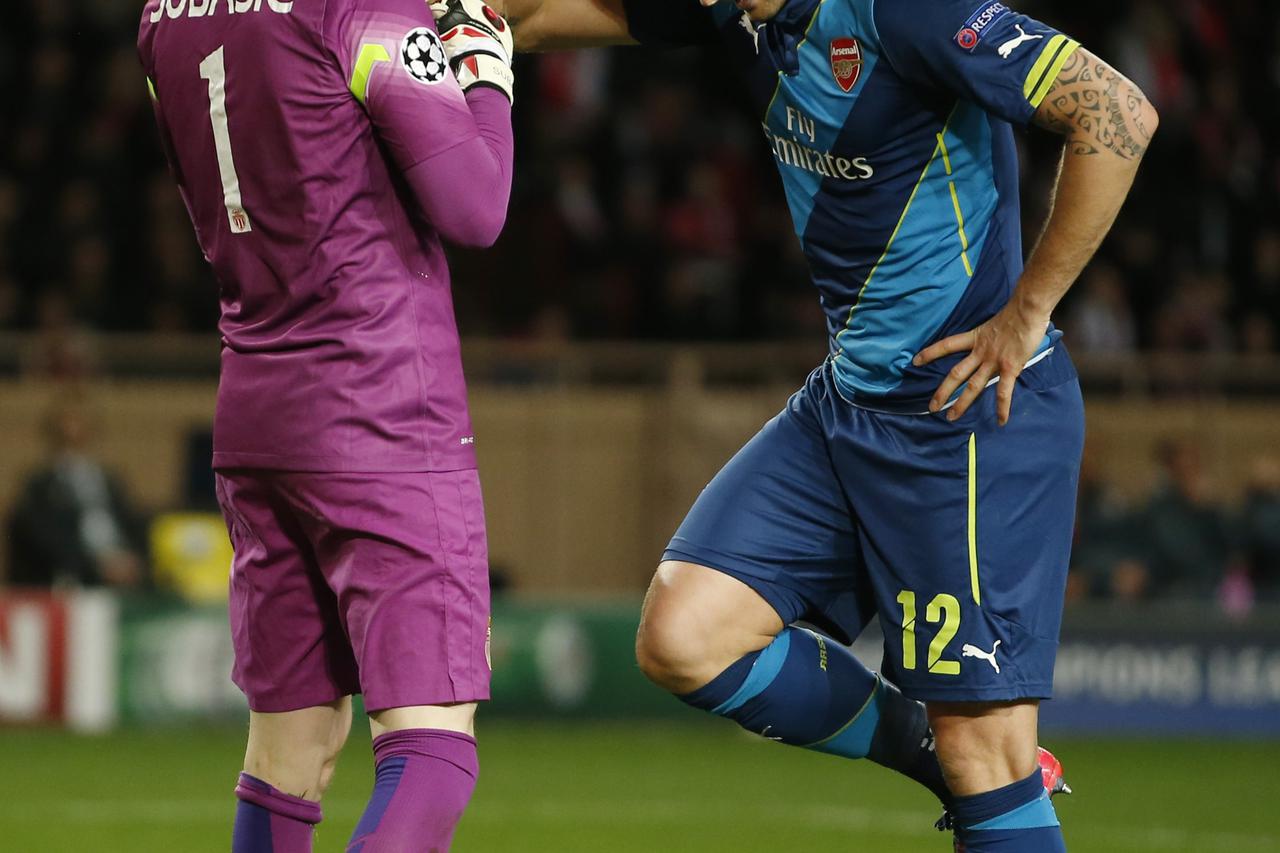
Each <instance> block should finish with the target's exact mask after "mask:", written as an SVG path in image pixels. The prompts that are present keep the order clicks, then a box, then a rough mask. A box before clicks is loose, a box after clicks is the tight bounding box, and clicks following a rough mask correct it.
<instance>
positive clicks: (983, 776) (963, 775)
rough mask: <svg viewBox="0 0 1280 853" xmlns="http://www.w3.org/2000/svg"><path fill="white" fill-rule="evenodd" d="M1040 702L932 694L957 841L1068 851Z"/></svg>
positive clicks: (969, 849)
mask: <svg viewBox="0 0 1280 853" xmlns="http://www.w3.org/2000/svg"><path fill="white" fill-rule="evenodd" d="M1038 716H1039V703H1038V702H1036V701H1014V702H930V703H929V720H930V723H931V724H932V725H933V731H934V735H935V736H936V738H937V751H938V759H939V761H940V762H941V763H942V768H943V772H944V773H945V774H946V779H947V783H948V784H949V786H950V788H951V791H952V792H953V794H954V796H953V798H952V801H951V803H950V805H949V810H950V813H951V818H952V820H953V822H954V825H955V830H956V839H957V842H958V843H957V849H963V850H964V851H965V853H1055V851H1057V853H1065V851H1066V849H1067V848H1066V844H1065V842H1064V841H1063V838H1062V828H1061V826H1060V825H1059V823H1058V816H1057V814H1056V812H1055V811H1054V808H1053V803H1052V802H1051V801H1050V799H1049V792H1048V791H1047V790H1046V789H1045V784H1044V778H1043V775H1042V773H1041V769H1040V764H1039V760H1038V755H1037V745H1036V741H1037V736H1036V728H1037V720H1038Z"/></svg>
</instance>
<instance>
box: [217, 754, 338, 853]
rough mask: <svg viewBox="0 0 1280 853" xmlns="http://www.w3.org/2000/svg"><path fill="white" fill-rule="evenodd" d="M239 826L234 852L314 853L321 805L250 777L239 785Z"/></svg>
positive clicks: (233, 840) (243, 776) (244, 776)
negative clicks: (315, 830)
mask: <svg viewBox="0 0 1280 853" xmlns="http://www.w3.org/2000/svg"><path fill="white" fill-rule="evenodd" d="M236 798H237V799H239V800H240V802H239V803H238V804H237V806H236V826H235V830H234V831H233V833H232V835H231V853H311V832H312V830H313V829H314V828H315V825H316V824H317V823H319V822H320V820H321V818H322V817H323V814H322V813H321V811H320V804H319V803H313V802H311V801H310V800H304V799H302V798H301V797H294V796H291V795H289V794H286V793H284V792H283V791H277V790H276V789H275V788H273V787H271V786H270V785H268V784H267V783H266V782H263V781H262V780H261V779H257V778H255V777H253V776H250V775H249V774H248V773H241V774H240V781H239V783H238V784H237V785H236Z"/></svg>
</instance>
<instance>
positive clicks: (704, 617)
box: [636, 560, 783, 694]
mask: <svg viewBox="0 0 1280 853" xmlns="http://www.w3.org/2000/svg"><path fill="white" fill-rule="evenodd" d="M782 628H783V624H782V619H781V618H779V616H778V613H777V611H775V610H774V609H773V607H771V606H770V605H769V603H768V602H767V601H765V600H764V599H763V598H762V597H761V596H760V594H759V593H757V592H756V591H755V590H753V589H752V588H751V587H749V586H747V585H746V584H745V583H743V582H742V581H740V580H738V579H737V578H734V577H731V576H729V575H727V574H725V573H724V572H719V571H716V570H715V569H710V568H707V567H706V566H697V565H694V564H693V563H683V562H677V561H674V560H668V561H666V562H664V563H662V564H661V565H659V566H658V571H657V572H656V573H655V574H654V576H653V581H652V582H651V583H650V584H649V591H648V592H647V593H646V594H645V597H644V607H643V609H642V610H641V613H640V630H639V631H638V632H637V633H636V661H637V662H638V663H639V664H640V671H641V672H643V673H644V674H645V676H646V677H647V678H648V679H649V680H650V681H652V682H653V683H654V684H657V685H658V686H659V687H661V688H663V689H664V690H668V691H670V692H672V693H675V694H683V693H690V692H692V691H694V690H697V689H698V688H700V687H702V686H704V685H705V684H707V683H708V682H710V681H711V680H712V679H714V678H715V677H716V676H717V675H719V674H720V673H722V672H724V671H725V669H727V668H728V667H729V666H730V665H731V664H733V663H734V662H735V661H738V660H741V659H742V658H743V656H744V655H749V654H750V653H752V652H757V651H759V650H760V649H763V648H764V647H765V646H768V645H769V644H770V643H771V642H773V639H774V638H775V637H776V636H777V635H778V632H779V631H781V630H782Z"/></svg>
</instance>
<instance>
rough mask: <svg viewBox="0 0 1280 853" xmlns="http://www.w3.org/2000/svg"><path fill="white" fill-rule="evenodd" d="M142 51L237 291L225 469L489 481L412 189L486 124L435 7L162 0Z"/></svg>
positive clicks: (452, 186) (203, 224) (192, 207)
mask: <svg viewBox="0 0 1280 853" xmlns="http://www.w3.org/2000/svg"><path fill="white" fill-rule="evenodd" d="M139 52H140V55H141V58H142V63H143V66H144V67H145V69H146V72H147V77H148V82H149V85H150V87H151V90H152V96H153V99H154V106H155V108H156V115H157V117H158V121H159V124H160V130H161V136H162V139H163V142H164V146H165V150H166V153H167V155H168V158H169V161H170V164H171V166H172V169H173V172H174V175H175V177H176V178H177V180H178V184H179V186H180V188H181V191H182V196H183V199H184V201H185V202H186V205H187V208H188V210H189V212H190V214H191V219H192V222H193V223H194V224H195V230H196V235H197V238H198V240H199V243H200V246H201V248H202V249H203V251H204V254H205V257H206V258H207V259H208V261H209V262H210V264H212V266H213V268H214V271H215V273H216V275H217V279H218V282H219V285H220V293H221V305H222V317H221V322H220V332H221V336H222V375H221V382H220V386H219V390H218V404H217V414H216V417H215V422H214V466H215V467H217V468H267V469H281V470H294V471H330V472H334V471H352V472H371V473H375V472H385V471H449V470H461V469H467V468H472V467H474V466H475V454H474V448H473V443H474V439H473V437H472V431H471V422H470V416H469V414H468V411H467V404H466V388H465V384H464V381H463V375H462V364H461V358H460V354H459V343H458V332H457V327H456V324H455V320H454V313H453V302H452V297H451V295H450V289H449V270H448V267H447V265H446V261H445V256H444V253H443V251H442V250H441V245H440V239H439V236H438V234H437V227H441V228H442V227H443V226H441V224H440V223H439V222H437V223H435V225H434V226H433V224H432V223H431V222H428V221H427V215H426V214H425V213H423V210H424V205H423V204H420V203H419V202H420V198H419V196H418V195H415V192H414V190H412V189H411V187H410V183H411V182H410V181H409V180H407V179H406V178H405V175H407V174H411V172H412V170H415V169H420V168H421V167H422V165H423V164H426V163H428V162H430V161H432V158H436V157H439V156H440V155H444V154H447V153H448V152H450V151H454V150H456V149H457V147H458V146H460V145H462V144H463V143H468V142H471V143H474V142H475V141H476V140H477V139H478V135H483V134H482V131H483V128H481V129H480V130H478V129H477V116H479V114H480V110H479V109H478V108H477V111H476V115H473V114H472V110H471V107H470V106H469V104H468V100H469V99H470V100H473V101H474V100H475V98H474V96H473V95H469V96H465V97H464V95H463V93H462V91H461V90H460V89H459V87H458V84H457V81H456V80H455V79H454V77H453V75H452V73H451V72H449V70H448V68H447V64H446V61H445V58H444V54H443V51H442V49H441V45H440V42H439V38H438V36H437V35H436V33H435V22H434V20H433V19H432V16H431V13H430V10H429V9H428V7H427V4H426V3H425V2H423V0H327V2H314V0H296V2H281V0H150V2H148V3H147V5H146V8H145V10H144V12H143V17H142V25H141V31H140V34H139ZM484 96H486V97H492V98H494V99H497V100H499V101H500V102H501V103H502V104H503V110H509V107H508V106H507V105H506V100H505V98H503V97H502V96H501V95H498V94H497V93H495V92H486V93H484ZM480 100H481V101H484V98H483V97H482V98H480ZM484 103H485V104H487V105H488V106H490V107H492V104H490V103H489V102H487V101H486V102H484ZM509 120H510V119H509V112H508V113H507V114H506V115H505V121H506V122H507V124H506V129H505V133H506V137H507V140H508V142H509V137H510V125H509ZM490 130H492V129H491V128H490ZM502 132H503V131H498V132H496V135H497V136H501V134H502ZM490 135H494V134H490ZM508 148H509V145H508ZM501 156H502V155H501V154H499V157H501ZM505 156H506V157H507V158H508V161H509V157H510V154H509V151H507V152H506V153H505ZM442 160H447V158H442ZM454 177H457V178H459V179H461V178H463V177H464V176H454ZM506 178H507V187H508V189H509V178H510V170H509V168H508V169H507V176H506ZM463 189H464V187H463V185H462V181H461V180H457V181H454V182H445V181H442V182H440V183H438V184H436V185H435V186H434V192H437V193H445V192H452V193H458V192H461V191H463ZM504 192H505V190H504ZM419 195H420V191H419ZM446 206H447V205H446ZM504 206H505V196H504ZM425 208H426V209H439V208H440V205H439V204H437V205H435V206H431V205H426V206H425Z"/></svg>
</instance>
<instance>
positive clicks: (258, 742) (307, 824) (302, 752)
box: [231, 696, 351, 853]
mask: <svg viewBox="0 0 1280 853" xmlns="http://www.w3.org/2000/svg"><path fill="white" fill-rule="evenodd" d="M350 730H351V697H349V696H346V697H343V698H341V699H338V700H336V701H334V702H331V703H329V704H327V705H318V706H315V707H311V708H302V709H299V710H296V711H285V712H282V713H274V714H268V713H259V712H256V711H255V712H251V713H250V716H249V744H248V747H247V749H246V750H245V757H244V772H243V773H241V774H240V779H239V782H238V784H237V785H236V798H237V799H238V800H239V803H238V805H237V807H236V820H235V828H234V830H233V834H232V845H231V849H232V851H233V853H307V851H310V850H311V837H312V833H313V830H314V828H315V825H316V824H318V823H319V822H320V820H321V819H322V817H323V815H322V813H321V810H320V798H321V796H322V795H323V794H324V791H325V789H326V788H328V786H329V783H330V782H331V781H332V780H333V773H334V769H335V767H336V766H337V761H338V754H339V753H340V752H341V751H342V746H343V744H344V743H346V740H347V733H348V732H349V731H350Z"/></svg>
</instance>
